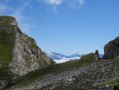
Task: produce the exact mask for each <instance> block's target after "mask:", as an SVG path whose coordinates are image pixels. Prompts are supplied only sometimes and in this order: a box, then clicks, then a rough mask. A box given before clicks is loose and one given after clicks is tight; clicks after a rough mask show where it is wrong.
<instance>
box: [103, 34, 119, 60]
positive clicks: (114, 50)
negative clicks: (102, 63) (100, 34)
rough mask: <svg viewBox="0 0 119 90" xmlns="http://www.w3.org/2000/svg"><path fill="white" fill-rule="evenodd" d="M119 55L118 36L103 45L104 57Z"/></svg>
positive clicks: (111, 57)
mask: <svg viewBox="0 0 119 90" xmlns="http://www.w3.org/2000/svg"><path fill="white" fill-rule="evenodd" d="M117 56H119V36H118V37H117V38H115V39H114V40H112V41H110V42H109V43H108V44H106V45H105V46H104V58H105V59H113V58H115V57H117Z"/></svg>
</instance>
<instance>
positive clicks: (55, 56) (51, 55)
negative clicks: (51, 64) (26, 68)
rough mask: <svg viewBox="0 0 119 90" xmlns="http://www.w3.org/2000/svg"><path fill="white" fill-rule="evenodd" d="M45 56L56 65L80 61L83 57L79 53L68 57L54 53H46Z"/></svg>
mask: <svg viewBox="0 0 119 90" xmlns="http://www.w3.org/2000/svg"><path fill="white" fill-rule="evenodd" d="M46 55H47V56H48V57H49V58H52V59H53V60H54V61H55V62H56V63H63V62H67V61H70V60H77V59H80V58H81V57H82V56H84V54H82V53H79V52H78V53H75V54H72V55H69V56H67V55H63V54H60V53H56V52H48V53H46Z"/></svg>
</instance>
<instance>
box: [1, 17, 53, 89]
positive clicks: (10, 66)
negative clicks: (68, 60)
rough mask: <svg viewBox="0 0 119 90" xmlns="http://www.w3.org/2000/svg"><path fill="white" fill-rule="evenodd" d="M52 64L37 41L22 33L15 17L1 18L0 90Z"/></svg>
mask: <svg viewBox="0 0 119 90" xmlns="http://www.w3.org/2000/svg"><path fill="white" fill-rule="evenodd" d="M51 64H52V61H51V59H50V58H48V57H47V56H46V55H45V53H44V52H43V51H42V50H41V49H40V48H39V47H38V46H37V44H36V42H35V40H34V39H33V38H31V37H29V36H27V35H26V34H24V33H23V32H22V30H21V29H20V28H19V26H18V23H17V21H16V19H15V18H14V17H9V16H0V81H1V80H2V81H1V82H2V83H4V82H3V81H5V84H4V85H3V84H2V83H1V82H0V89H1V88H4V87H5V86H7V85H6V84H7V82H8V81H12V80H13V78H16V79H17V76H23V75H26V74H28V73H29V72H32V71H35V70H37V69H42V68H44V67H47V66H49V65H51Z"/></svg>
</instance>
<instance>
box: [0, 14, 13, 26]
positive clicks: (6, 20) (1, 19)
mask: <svg viewBox="0 0 119 90" xmlns="http://www.w3.org/2000/svg"><path fill="white" fill-rule="evenodd" d="M13 20H15V18H14V17H11V16H0V25H9V24H10V23H11V22H12V21H13Z"/></svg>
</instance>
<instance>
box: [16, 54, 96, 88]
mask: <svg viewBox="0 0 119 90" xmlns="http://www.w3.org/2000/svg"><path fill="white" fill-rule="evenodd" d="M93 62H96V61H95V59H94V54H93V53H91V54H88V55H86V56H83V57H82V58H81V59H80V60H77V61H69V62H66V63H62V64H55V65H51V66H49V67H47V68H44V69H41V70H37V71H34V72H31V73H29V74H27V75H25V76H24V77H23V78H21V79H22V81H21V82H20V83H19V84H18V85H17V87H24V86H27V85H29V84H31V83H32V82H34V81H35V80H37V79H40V78H42V77H43V76H44V75H47V74H50V73H52V74H53V73H61V72H64V71H67V70H71V69H74V68H78V67H82V66H87V65H89V64H91V63H93Z"/></svg>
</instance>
